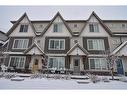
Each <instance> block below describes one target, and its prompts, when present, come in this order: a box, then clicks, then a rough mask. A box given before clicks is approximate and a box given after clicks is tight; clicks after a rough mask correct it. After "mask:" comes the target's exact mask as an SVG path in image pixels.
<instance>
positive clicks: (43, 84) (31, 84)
mask: <svg viewBox="0 0 127 95" xmlns="http://www.w3.org/2000/svg"><path fill="white" fill-rule="evenodd" d="M79 77H81V76H79ZM77 81H79V79H78V80H77V79H71V80H64V79H47V78H42V79H39V78H38V79H30V78H25V80H24V81H11V79H4V78H1V79H0V89H42V90H43V89H47V90H48V89H49V90H50V89H53V90H55V89H56V90H58V89H63V90H64V89H65V90H71V89H77V90H85V89H109V90H110V89H127V83H126V82H121V81H111V80H110V82H108V83H107V82H102V81H101V82H97V83H92V82H90V83H88V84H78V83H77Z"/></svg>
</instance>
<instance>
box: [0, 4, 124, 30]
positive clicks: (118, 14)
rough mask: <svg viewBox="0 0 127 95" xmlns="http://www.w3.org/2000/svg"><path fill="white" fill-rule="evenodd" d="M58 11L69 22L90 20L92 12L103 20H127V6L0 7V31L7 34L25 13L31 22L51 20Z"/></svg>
mask: <svg viewBox="0 0 127 95" xmlns="http://www.w3.org/2000/svg"><path fill="white" fill-rule="evenodd" d="M58 11H59V12H60V13H61V15H62V16H63V18H64V19H69V20H71V19H75V20H85V19H88V17H89V15H90V14H91V13H92V11H95V13H96V14H97V15H98V16H99V17H100V18H101V19H103V20H105V19H109V20H111V19H126V20H127V6H0V30H1V31H3V32H7V31H8V30H9V29H10V28H11V26H12V24H11V23H10V21H12V20H17V19H19V18H20V17H21V16H22V14H23V13H24V12H26V13H27V15H28V17H29V19H30V20H50V19H52V17H53V16H54V15H55V14H56V13H57V12H58Z"/></svg>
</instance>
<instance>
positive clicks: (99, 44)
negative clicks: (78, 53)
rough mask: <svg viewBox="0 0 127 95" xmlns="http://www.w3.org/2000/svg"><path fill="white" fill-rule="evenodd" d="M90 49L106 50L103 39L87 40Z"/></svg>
mask: <svg viewBox="0 0 127 95" xmlns="http://www.w3.org/2000/svg"><path fill="white" fill-rule="evenodd" d="M87 48H88V50H105V45H104V40H103V39H88V40H87Z"/></svg>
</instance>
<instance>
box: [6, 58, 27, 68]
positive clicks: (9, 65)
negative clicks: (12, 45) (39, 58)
mask: <svg viewBox="0 0 127 95" xmlns="http://www.w3.org/2000/svg"><path fill="white" fill-rule="evenodd" d="M12 57H18V58H24V64H23V67H22V68H21V67H18V68H19V69H24V68H25V62H26V57H25V56H10V59H9V64H8V68H9V67H10V62H11V58H12Z"/></svg>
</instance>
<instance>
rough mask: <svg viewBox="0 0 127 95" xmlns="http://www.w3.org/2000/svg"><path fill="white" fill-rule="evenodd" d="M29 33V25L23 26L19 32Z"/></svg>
mask: <svg viewBox="0 0 127 95" xmlns="http://www.w3.org/2000/svg"><path fill="white" fill-rule="evenodd" d="M27 31H28V25H21V26H20V30H19V32H27Z"/></svg>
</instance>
